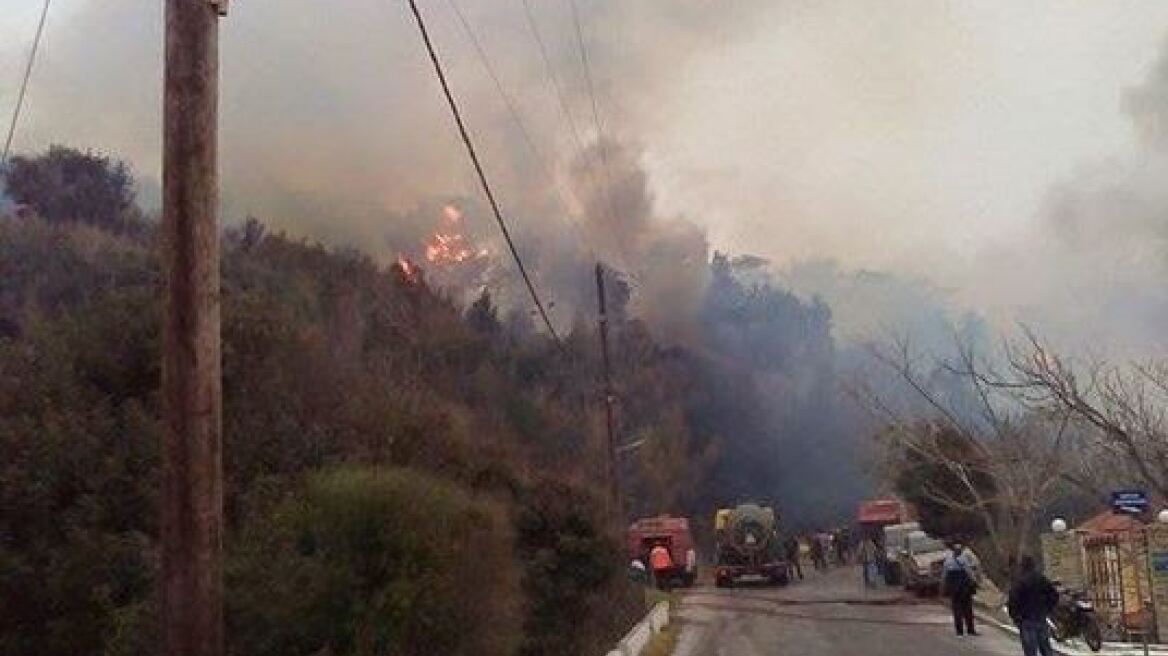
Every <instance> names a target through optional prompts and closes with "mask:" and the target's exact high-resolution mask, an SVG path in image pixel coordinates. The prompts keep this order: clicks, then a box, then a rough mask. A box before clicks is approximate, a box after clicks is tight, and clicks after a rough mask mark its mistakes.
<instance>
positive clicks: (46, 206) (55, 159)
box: [5, 146, 137, 232]
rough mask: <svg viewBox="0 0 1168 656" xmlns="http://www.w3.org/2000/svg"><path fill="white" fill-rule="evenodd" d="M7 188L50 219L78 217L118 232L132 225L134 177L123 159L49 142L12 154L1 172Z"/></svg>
mask: <svg viewBox="0 0 1168 656" xmlns="http://www.w3.org/2000/svg"><path fill="white" fill-rule="evenodd" d="M5 180H6V185H7V188H8V194H9V195H10V196H11V197H12V199H13V200H14V201H16V202H17V203H20V204H23V205H27V206H28V207H29V208H31V209H32V210H33V211H35V212H36V213H37V214H38V215H39V216H41V217H42V218H44V219H45V220H47V221H49V222H52V223H64V222H79V223H87V224H90V225H95V226H99V227H102V228H106V229H109V230H113V231H115V232H122V231H125V230H126V229H128V228H130V227H132V226H134V225H135V224H136V223H137V221H136V216H135V214H134V180H133V177H132V176H131V175H130V169H129V167H128V166H126V164H125V163H124V162H121V161H116V160H112V159H110V158H109V157H105V156H102V155H97V154H95V153H92V152H81V151H79V150H74V149H72V148H66V147H64V146H51V147H49V150H48V152H47V153H45V154H43V155H37V156H34V157H27V156H18V157H14V158H12V162H11V164H10V166H9V168H8V171H7V172H6V174H5Z"/></svg>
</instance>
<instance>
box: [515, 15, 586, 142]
mask: <svg viewBox="0 0 1168 656" xmlns="http://www.w3.org/2000/svg"><path fill="white" fill-rule="evenodd" d="M523 13H524V15H525V16H526V17H527V29H528V30H530V31H531V36H532V37H533V38H534V39H535V44H536V45H537V46H538V47H539V56H540V59H542V60H543V66H544V70H545V71H547V76H548V80H550V81H551V85H552V89H553V90H554V91H555V94H556V99H557V100H558V101H559V104H560V112H561V113H562V114H563V115H564V120H565V121H566V122H567V123H568V128H569V129H570V130H571V131H572V138H573V139H574V140H575V142H576V149H577V150H579V151H580V152H583V151H584V140H583V139H581V138H580V130H579V129H577V128H576V121H575V119H573V118H572V111H571V110H570V109H569V108H568V100H567V98H566V96H565V95H564V90H563V88H562V87H561V86H560V82H559V80H558V79H557V78H556V72H555V68H554V67H553V66H552V60H551V57H550V56H548V50H547V45H545V44H544V41H543V37H542V36H540V33H539V25H538V24H537V23H536V22H535V15H534V14H532V12H531V5H530V4H529V2H528V0H523Z"/></svg>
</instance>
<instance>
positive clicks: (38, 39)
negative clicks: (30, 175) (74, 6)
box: [0, 0, 53, 169]
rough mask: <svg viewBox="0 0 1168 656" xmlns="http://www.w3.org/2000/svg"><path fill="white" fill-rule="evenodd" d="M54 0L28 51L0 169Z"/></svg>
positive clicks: (44, 12)
mask: <svg viewBox="0 0 1168 656" xmlns="http://www.w3.org/2000/svg"><path fill="white" fill-rule="evenodd" d="M52 1H53V0H45V4H44V7H42V8H41V18H40V21H39V22H38V23H37V28H36V34H35V35H34V36H33V38H32V49H31V50H30V51H29V53H28V64H26V65H25V67H24V79H23V80H21V82H20V92H19V93H18V94H17V96H16V106H15V107H13V108H12V121H11V122H10V123H9V124H8V136H7V137H5V138H4V153H3V155H0V169H3V168H4V166H5V165H6V164H8V153H9V151H10V150H11V149H12V138H13V137H14V136H15V135H16V124H17V122H18V121H19V120H20V110H21V109H22V108H23V107H24V96H25V93H26V92H27V91H28V80H29V78H31V77H32V64H33V62H34V61H36V54H37V48H39V47H40V44H41V35H42V34H44V31H45V19H46V18H47V17H48V15H49V5H50V4H51V3H52Z"/></svg>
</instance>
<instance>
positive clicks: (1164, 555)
mask: <svg viewBox="0 0 1168 656" xmlns="http://www.w3.org/2000/svg"><path fill="white" fill-rule="evenodd" d="M1152 571H1153V572H1155V573H1156V574H1159V575H1164V574H1168V552H1164V551H1153V552H1152Z"/></svg>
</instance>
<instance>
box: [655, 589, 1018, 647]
mask: <svg viewBox="0 0 1168 656" xmlns="http://www.w3.org/2000/svg"><path fill="white" fill-rule="evenodd" d="M808 574H809V575H808V578H807V579H806V580H804V581H796V582H795V583H793V584H792V585H790V586H788V587H786V588H770V587H749V588H748V587H736V588H733V589H718V588H713V587H699V588H695V589H692V590H689V591H687V592H686V593H685V595H684V597H683V601H682V604H681V609H680V612H679V613H678V619H679V622H680V632H679V634H678V641H677V648H676V649H675V650H674V656H853V655H854V656H938V655H941V656H950V655H960V654H970V655H974V654H977V655H983V654H984V655H995V656H997V655H1001V656H1006V655H1009V656H1021V654H1022V648H1021V647H1020V646H1019V645H1018V642H1017V639H1016V638H1014V637H1012V636H1009V635H1007V634H1005V633H1003V632H1001V631H1000V630H998V629H996V628H994V627H991V626H984V627H979V629H978V630H979V631H980V633H981V634H980V635H978V636H967V637H958V636H956V635H954V631H953V625H952V619H951V616H950V615H949V611H948V609H947V608H945V607H943V606H941V605H940V604H938V603H937V602H936V600H919V599H916V598H915V597H912V596H908V595H905V594H904V593H902V592H901V591H900V590H899V589H894V588H888V587H885V586H880V587H879V588H873V589H864V587H863V586H862V585H861V584H860V573H859V569H858V568H856V567H844V568H838V569H834V570H831V571H830V572H828V573H826V574H818V573H808Z"/></svg>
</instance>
